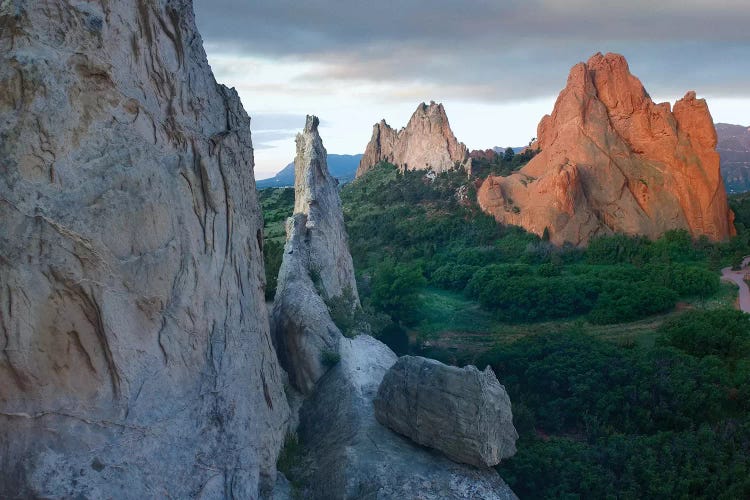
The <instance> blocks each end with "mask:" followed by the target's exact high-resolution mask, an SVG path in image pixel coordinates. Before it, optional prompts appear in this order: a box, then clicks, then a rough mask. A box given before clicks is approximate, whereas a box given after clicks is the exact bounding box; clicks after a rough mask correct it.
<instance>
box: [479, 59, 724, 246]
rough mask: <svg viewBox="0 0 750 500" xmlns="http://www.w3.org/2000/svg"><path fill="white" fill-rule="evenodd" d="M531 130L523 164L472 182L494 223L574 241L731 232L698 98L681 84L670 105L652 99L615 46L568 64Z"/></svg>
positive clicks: (711, 137)
mask: <svg viewBox="0 0 750 500" xmlns="http://www.w3.org/2000/svg"><path fill="white" fill-rule="evenodd" d="M537 137H538V141H537V146H538V147H539V148H541V152H540V153H539V154H538V155H537V156H536V157H534V159H532V160H531V162H529V164H528V165H526V166H525V167H524V168H522V169H521V170H520V171H519V172H518V173H516V174H513V175H511V176H509V177H489V178H488V179H487V180H486V181H485V182H484V183H483V184H482V186H481V187H480V189H479V192H478V201H479V204H480V206H481V207H482V209H483V210H484V211H486V212H487V213H489V214H491V215H493V216H494V217H495V218H496V219H497V220H498V221H499V222H502V223H505V224H514V225H518V226H522V227H524V228H525V229H527V230H528V231H531V232H534V233H536V234H539V235H542V234H543V233H544V231H545V229H547V231H548V233H549V236H550V239H551V241H552V242H554V243H557V244H562V243H564V242H570V243H573V244H576V245H582V244H586V243H587V242H588V240H589V239H590V238H591V237H593V236H596V235H598V234H607V233H612V232H618V233H626V234H640V235H645V236H648V237H650V238H656V237H658V236H659V235H661V234H662V233H664V232H665V231H667V230H670V229H687V230H688V231H690V233H691V234H692V235H693V236H696V237H697V236H701V235H706V236H708V237H709V238H711V239H713V240H721V239H725V238H727V237H729V236H732V235H733V234H735V229H734V225H733V217H734V216H733V214H732V212H731V211H730V210H729V208H728V205H727V197H726V192H725V189H724V183H723V181H722V178H721V175H720V172H719V155H718V154H717V152H716V149H715V148H716V132H715V130H714V126H713V122H712V119H711V114H710V113H709V111H708V107H707V105H706V102H705V101H704V100H703V99H696V96H695V92H688V93H687V94H686V95H685V97H684V98H683V99H681V100H679V101H677V102H676V103H675V105H674V109H671V108H670V105H669V103H661V104H655V103H654V102H653V101H652V100H651V98H650V97H649V95H648V93H646V91H645V89H644V88H643V86H642V85H641V82H640V81H639V80H638V79H637V78H636V77H634V76H633V75H631V74H630V71H629V69H628V65H627V62H626V61H625V59H624V58H623V57H622V56H620V55H617V54H607V55H602V54H596V55H594V56H593V57H591V59H589V60H588V62H586V63H580V64H577V65H576V66H574V67H573V68H572V69H571V71H570V76H569V77H568V83H567V85H566V87H565V89H563V91H562V92H561V93H560V96H559V97H558V98H557V102H556V103H555V107H554V110H553V112H552V115H548V116H545V117H544V118H542V120H541V122H540V123H539V127H538V133H537Z"/></svg>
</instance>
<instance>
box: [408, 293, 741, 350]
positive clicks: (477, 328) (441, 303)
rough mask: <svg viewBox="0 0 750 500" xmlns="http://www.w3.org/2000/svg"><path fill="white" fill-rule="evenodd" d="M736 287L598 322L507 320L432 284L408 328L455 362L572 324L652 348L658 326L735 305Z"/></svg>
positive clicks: (417, 341)
mask: <svg viewBox="0 0 750 500" xmlns="http://www.w3.org/2000/svg"><path fill="white" fill-rule="evenodd" d="M736 300H737V287H736V286H734V285H732V284H729V283H722V284H721V287H720V290H719V292H718V293H717V294H716V295H714V296H713V297H711V298H708V299H694V300H690V301H683V302H680V303H679V304H678V305H677V307H676V308H675V309H674V310H673V311H670V312H669V313H666V314H660V315H656V316H650V317H648V318H645V319H642V320H638V321H631V322H627V323H618V324H612V325H594V324H591V323H589V322H587V321H585V320H584V319H583V318H578V319H565V320H558V321H542V322H535V323H503V322H501V321H498V320H496V319H495V318H494V317H493V315H492V313H490V312H488V311H486V310H484V309H482V308H481V307H480V306H479V304H478V303H476V302H474V301H472V300H470V299H467V298H466V297H465V296H464V295H462V294H460V293H455V292H449V291H445V290H440V289H436V288H428V289H425V290H423V291H422V292H421V294H420V302H421V306H420V311H419V314H420V317H421V318H423V319H422V321H421V322H420V323H419V325H418V326H416V327H415V328H413V329H412V330H411V331H410V332H409V338H410V342H411V343H412V344H414V345H416V346H419V347H420V348H421V351H422V352H424V353H426V354H427V353H430V352H433V353H435V352H440V353H442V354H443V355H446V354H447V355H448V357H449V358H454V359H456V360H470V359H475V358H476V357H477V356H479V355H481V354H483V353H485V352H487V351H489V350H491V349H492V348H494V347H497V346H500V345H507V344H511V343H513V342H515V341H517V340H519V339H522V338H525V337H529V336H533V335H539V334H544V333H550V332H563V331H566V330H570V329H571V328H577V329H582V330H583V331H585V332H586V333H588V334H590V335H594V336H596V337H599V338H601V339H602V340H607V341H611V342H614V343H616V344H618V345H623V346H631V345H639V346H643V347H652V346H653V345H654V342H655V340H656V337H657V334H656V330H657V329H658V328H659V326H661V324H662V323H664V321H666V320H667V319H670V318H674V317H677V316H679V315H681V314H683V313H684V312H685V311H688V310H692V309H705V310H708V309H718V308H723V307H735V304H736Z"/></svg>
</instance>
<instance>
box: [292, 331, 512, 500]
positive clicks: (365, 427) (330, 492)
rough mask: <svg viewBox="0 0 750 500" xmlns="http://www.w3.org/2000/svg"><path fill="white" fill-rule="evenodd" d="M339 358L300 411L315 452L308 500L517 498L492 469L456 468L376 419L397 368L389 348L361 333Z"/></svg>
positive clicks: (307, 473) (308, 468)
mask: <svg viewBox="0 0 750 500" xmlns="http://www.w3.org/2000/svg"><path fill="white" fill-rule="evenodd" d="M340 352H341V361H340V362H339V363H338V364H337V365H336V366H335V367H334V368H333V369H331V370H330V371H329V372H328V373H327V374H326V375H325V376H324V377H323V378H322V379H321V380H320V382H319V383H318V386H317V387H316V390H315V393H314V394H313V395H312V396H311V397H310V399H308V400H307V401H306V402H305V404H304V405H303V407H302V410H301V413H300V420H301V425H300V428H299V435H300V438H301V440H302V442H303V443H305V447H306V448H307V449H308V450H310V452H309V453H310V455H309V456H308V457H307V461H305V462H304V466H303V467H302V469H303V471H302V473H303V477H302V478H301V479H302V483H303V484H305V485H306V486H304V487H303V491H302V492H301V493H302V495H301V497H302V498H317V499H329V498H377V499H391V498H422V499H435V500H437V499H441V500H445V499H456V500H458V499H466V498H482V499H488V500H491V499H498V500H499V499H515V498H516V496H515V495H514V494H513V492H512V491H511V489H510V488H509V487H508V486H507V485H506V484H505V482H504V481H503V480H502V479H501V478H500V476H499V475H498V474H497V472H496V471H495V470H494V469H487V468H481V469H477V468H475V467H472V466H469V465H464V464H459V463H456V462H454V461H452V460H449V459H448V458H446V457H444V456H442V455H441V454H439V453H435V452H431V451H429V450H427V449H426V448H423V447H420V446H417V445H415V444H414V443H413V442H411V441H410V440H409V439H406V438H404V437H402V436H400V435H398V434H396V433H394V432H393V431H391V430H390V429H388V428H387V427H385V426H383V425H381V424H379V423H378V422H377V421H376V420H375V416H374V412H373V399H374V398H375V396H376V394H377V391H378V386H379V385H380V383H381V381H382V379H383V376H384V375H385V374H386V372H387V371H388V369H389V368H390V367H391V366H392V365H393V364H394V363H396V355H395V354H394V353H393V352H392V351H391V350H390V349H389V348H388V347H387V346H385V345H384V344H382V343H381V342H379V341H377V340H375V339H373V338H372V337H370V336H368V335H360V336H358V337H356V338H354V339H347V338H345V339H343V340H342V342H341V348H340ZM432 395H433V394H429V395H425V397H429V396H432ZM421 396H422V395H421V394H420V401H421V400H422V399H421Z"/></svg>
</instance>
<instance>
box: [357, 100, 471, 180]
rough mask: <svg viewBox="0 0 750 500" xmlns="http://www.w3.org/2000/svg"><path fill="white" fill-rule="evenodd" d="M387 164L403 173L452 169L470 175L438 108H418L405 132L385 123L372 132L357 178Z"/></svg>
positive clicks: (468, 160)
mask: <svg viewBox="0 0 750 500" xmlns="http://www.w3.org/2000/svg"><path fill="white" fill-rule="evenodd" d="M381 161H387V162H389V163H392V164H394V165H396V166H397V167H399V168H401V169H404V170H426V169H432V170H433V171H435V172H445V171H447V170H453V169H455V168H456V165H458V166H459V167H463V168H465V169H466V171H467V172H470V171H471V158H469V150H468V149H467V148H466V146H464V144H463V143H461V142H458V140H457V139H456V136H455V135H453V131H452V130H451V127H450V124H449V123H448V116H447V115H446V114H445V109H444V108H443V105H442V104H435V103H434V102H431V103H430V105H429V106H428V105H426V104H425V103H422V104H420V105H419V106H418V107H417V110H416V111H415V112H414V114H413V115H412V116H411V119H410V120H409V123H408V125H407V126H406V128H402V129H401V130H399V131H398V132H396V131H395V130H394V129H392V128H391V127H390V126H389V125H388V124H387V123H386V122H385V120H382V121H381V122H380V123H377V124H375V125H374V126H373V128H372V138H371V139H370V142H369V144H367V149H365V154H364V156H363V157H362V160H361V161H360V162H359V168H358V169H357V177H360V176H361V175H363V174H364V173H365V172H367V171H368V170H370V169H371V168H372V167H374V166H375V165H377V164H378V163H380V162H381Z"/></svg>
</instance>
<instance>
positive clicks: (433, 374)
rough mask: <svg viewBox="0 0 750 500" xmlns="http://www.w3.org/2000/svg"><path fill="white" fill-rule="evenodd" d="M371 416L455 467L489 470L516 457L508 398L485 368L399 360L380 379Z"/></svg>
mask: <svg viewBox="0 0 750 500" xmlns="http://www.w3.org/2000/svg"><path fill="white" fill-rule="evenodd" d="M374 404H375V417H376V418H377V420H378V422H380V423H381V424H383V425H385V426H386V427H388V428H390V429H392V430H394V431H396V432H398V433H399V434H403V435H404V436H407V437H408V438H410V439H412V440H413V441H415V442H416V443H419V444H421V445H423V446H427V447H429V448H434V449H436V450H440V451H441V452H443V453H444V454H445V455H446V456H447V457H449V458H450V459H452V460H455V461H456V462H462V463H467V464H471V465H474V466H476V467H492V466H494V465H497V464H499V463H500V461H501V460H502V459H505V458H509V457H511V456H513V455H514V454H515V453H516V440H517V439H518V433H517V432H516V429H515V427H513V414H512V413H511V405H510V398H509V397H508V394H507V393H506V392H505V388H504V387H503V386H502V385H500V383H499V382H498V381H497V377H495V373H494V372H493V371H492V368H490V367H489V366H488V367H487V368H486V369H485V370H484V371H483V372H481V371H479V370H478V369H477V368H476V367H475V366H466V367H464V368H458V367H455V366H448V365H445V364H443V363H441V362H439V361H436V360H434V359H427V358H422V357H419V356H403V357H401V358H399V360H398V362H397V363H396V364H394V365H393V366H392V367H391V368H390V369H389V370H388V372H387V373H386V374H385V377H384V378H383V382H382V383H381V384H380V388H379V389H378V394H377V397H376V398H375V401H374Z"/></svg>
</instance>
